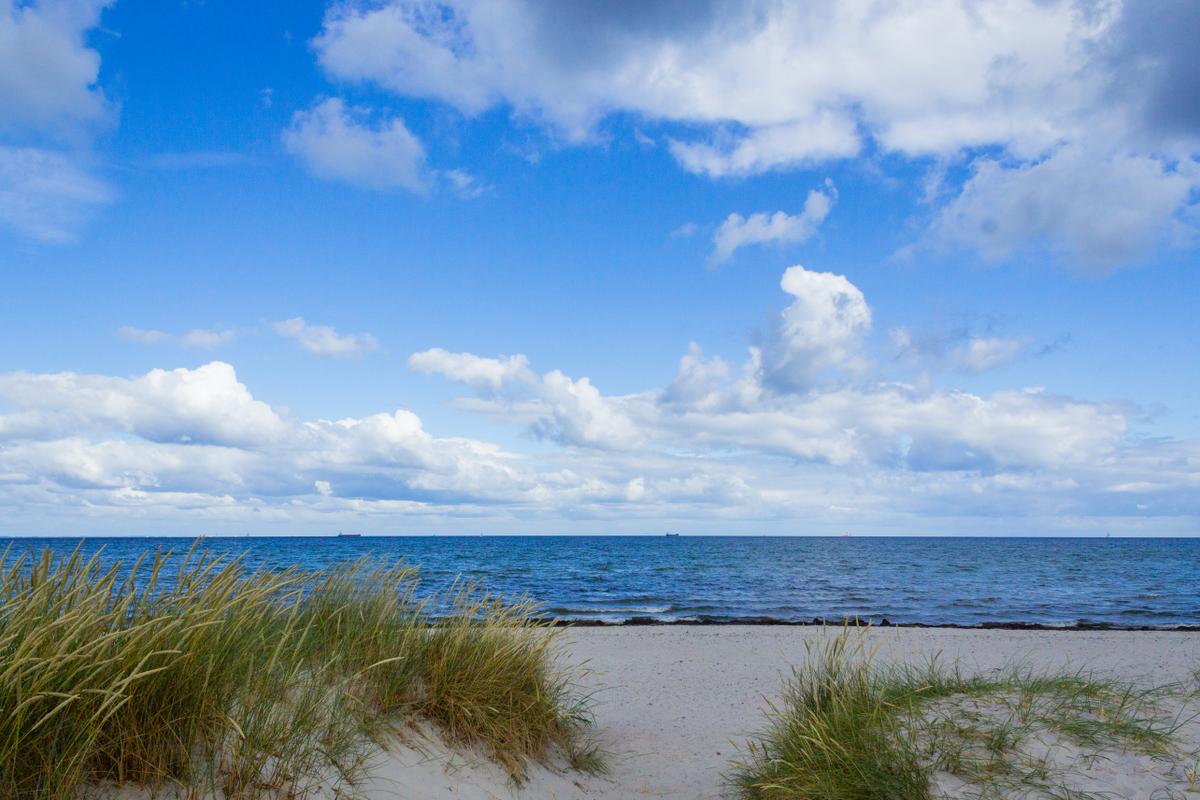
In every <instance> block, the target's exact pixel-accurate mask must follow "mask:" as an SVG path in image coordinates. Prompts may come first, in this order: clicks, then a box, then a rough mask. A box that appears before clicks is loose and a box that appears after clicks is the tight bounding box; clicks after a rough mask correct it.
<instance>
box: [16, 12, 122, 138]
mask: <svg viewBox="0 0 1200 800" xmlns="http://www.w3.org/2000/svg"><path fill="white" fill-rule="evenodd" d="M107 5H109V3H108V2H98V1H96V0H78V1H75V2H65V3H64V2H51V1H49V0H42V1H41V2H33V3H24V2H16V0H4V2H2V3H0V132H3V131H5V130H7V131H8V132H10V133H11V132H12V131H14V130H16V131H28V130H31V129H32V130H36V131H40V132H43V133H48V134H50V135H51V136H52V137H63V136H70V135H73V134H77V133H78V132H79V131H78V129H79V128H81V127H87V126H91V125H94V124H96V123H98V122H101V121H103V120H104V119H105V117H106V116H107V114H108V110H109V109H108V102H107V100H106V99H105V97H104V94H103V93H102V92H101V91H100V90H99V89H98V88H96V78H97V75H98V74H99V71H100V55H99V54H98V53H97V52H96V51H95V50H92V49H90V48H88V47H87V46H86V45H85V42H84V39H85V34H86V32H87V31H88V30H89V29H90V28H93V27H95V26H96V25H97V24H98V23H99V21H100V12H101V11H102V10H103V9H104V8H105V7H106V6H107Z"/></svg>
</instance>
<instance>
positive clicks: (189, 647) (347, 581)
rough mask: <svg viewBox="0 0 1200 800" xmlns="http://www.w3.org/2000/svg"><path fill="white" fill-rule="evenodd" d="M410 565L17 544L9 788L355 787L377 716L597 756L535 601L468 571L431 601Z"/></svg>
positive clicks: (9, 562)
mask: <svg viewBox="0 0 1200 800" xmlns="http://www.w3.org/2000/svg"><path fill="white" fill-rule="evenodd" d="M168 575H169V576H170V577H168ZM416 582H417V575H416V573H415V571H414V570H412V569H410V568H408V567H405V566H403V565H376V564H373V563H369V562H366V561H359V562H355V563H352V564H346V565H340V566H336V567H333V568H331V569H328V570H323V571H317V572H312V571H301V570H297V569H288V570H282V571H261V572H250V571H248V570H247V569H246V567H245V566H244V564H243V562H241V561H240V560H233V561H226V560H222V559H219V558H214V557H211V556H208V555H206V554H204V553H201V552H197V551H195V550H193V551H192V552H190V553H188V554H187V556H185V557H183V558H182V559H173V558H172V557H171V556H170V555H167V554H161V553H160V554H156V555H153V556H146V557H144V558H143V559H141V560H139V561H138V562H137V563H136V564H134V565H132V566H131V567H130V568H128V569H124V570H123V569H122V567H121V565H120V564H115V563H114V564H105V563H104V562H103V561H102V560H101V558H100V557H99V556H93V557H91V558H84V557H83V556H82V555H81V554H80V553H79V552H76V553H74V554H72V555H70V556H66V557H61V558H56V557H55V556H54V555H53V554H52V553H51V552H49V551H47V552H44V553H42V554H41V556H40V557H38V558H34V557H31V556H22V557H17V558H10V557H9V556H8V555H7V554H6V555H5V556H4V557H2V558H0V797H4V798H11V799H12V800H24V799H25V798H29V799H30V800H33V799H34V798H37V799H39V800H40V799H41V798H47V799H54V800H58V799H59V798H62V799H63V800H66V798H71V800H75V798H79V797H81V796H86V794H87V791H88V789H89V788H90V787H92V786H95V785H97V784H101V783H109V784H112V783H115V784H127V783H133V784H139V785H145V786H149V787H151V788H155V789H158V788H173V787H177V788H182V789H185V790H198V791H201V792H209V793H212V794H220V795H223V796H224V797H226V798H230V799H232V798H258V797H266V796H269V797H280V798H291V797H296V798H300V797H305V796H307V795H309V794H310V793H311V792H312V791H313V790H314V789H315V788H316V787H319V786H324V787H327V788H328V787H331V786H333V787H338V786H340V787H343V788H344V789H347V790H349V789H352V787H353V784H354V782H355V781H356V780H357V779H358V778H359V777H360V775H361V773H362V769H363V766H364V764H365V762H366V760H367V758H368V757H369V755H370V754H371V753H372V752H374V751H375V750H376V749H377V746H378V745H377V743H378V742H379V741H381V738H382V734H383V733H384V732H386V731H389V730H404V729H406V728H409V727H411V726H413V725H426V726H432V727H433V728H435V729H437V730H438V731H440V732H441V733H442V734H443V735H444V736H445V737H446V738H447V739H448V740H449V741H451V742H453V743H456V744H462V745H467V746H472V747H480V748H481V749H482V750H483V752H485V753H486V754H487V755H489V756H490V757H492V758H494V759H495V760H496V761H498V762H499V763H501V764H503V765H504V767H505V768H506V769H507V770H508V771H509V773H510V775H512V777H513V778H514V780H518V781H519V780H520V779H521V778H522V777H523V776H524V774H525V770H526V767H527V765H528V764H529V763H530V762H531V761H540V762H547V761H549V760H550V759H552V758H554V757H556V756H562V757H564V758H565V759H566V760H567V762H568V763H570V764H581V765H595V764H596V763H597V761H596V758H597V754H596V751H595V748H594V746H592V745H590V744H589V742H588V740H587V738H586V735H585V734H586V727H587V724H588V722H589V716H588V709H587V702H586V698H582V697H580V696H578V695H577V694H576V693H575V685H574V683H573V682H572V673H570V672H569V671H565V670H563V669H562V668H560V660H559V659H558V657H557V653H558V651H557V639H556V635H555V631H554V630H553V629H551V628H548V627H546V625H545V624H544V623H543V622H541V621H539V620H538V619H537V618H536V615H535V612H536V609H535V608H534V607H533V606H532V605H531V604H529V603H527V602H518V603H515V604H505V603H501V602H498V601H496V600H494V599H492V598H489V597H487V596H485V595H481V594H479V593H478V592H476V591H474V590H472V589H470V588H468V587H461V586H459V587H454V588H452V590H451V595H450V597H449V605H450V608H451V611H450V613H448V614H443V615H441V616H438V617H435V616H434V615H433V614H432V613H430V611H429V606H428V605H427V604H426V603H425V602H423V601H420V600H418V599H417V598H416V595H415V588H416Z"/></svg>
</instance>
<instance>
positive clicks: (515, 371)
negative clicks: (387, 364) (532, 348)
mask: <svg viewBox="0 0 1200 800" xmlns="http://www.w3.org/2000/svg"><path fill="white" fill-rule="evenodd" d="M408 368H409V369H411V370H415V371H417V372H424V373H426V374H432V375H441V376H442V377H444V378H447V379H448V380H452V381H454V382H456V383H462V384H466V385H467V386H470V387H471V388H472V389H475V390H476V391H478V392H482V393H487V394H495V393H496V392H499V391H500V390H501V389H502V388H504V386H505V385H506V384H512V383H524V382H528V381H531V380H533V373H532V372H530V371H529V359H527V358H525V356H523V355H515V356H501V357H500V358H481V357H480V356H477V355H474V354H472V353H451V352H449V351H447V350H443V349H442V348H440V347H435V348H433V349H431V350H425V351H423V352H420V353H413V354H412V355H411V356H409V358H408Z"/></svg>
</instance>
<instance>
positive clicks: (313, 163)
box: [283, 97, 429, 193]
mask: <svg viewBox="0 0 1200 800" xmlns="http://www.w3.org/2000/svg"><path fill="white" fill-rule="evenodd" d="M283 142H284V145H285V146H286V147H287V149H288V151H289V152H291V153H292V154H293V155H295V156H297V157H299V158H300V159H302V160H303V161H304V162H305V164H307V166H308V168H309V169H310V170H312V172H313V174H315V175H317V176H319V177H322V178H327V179H330V180H338V181H345V182H346V183H351V184H354V185H356V186H362V187H365V188H368V189H396V188H402V189H408V190H410V191H413V192H418V193H423V192H425V191H427V190H428V187H429V178H428V175H427V174H426V170H425V148H424V146H423V145H422V144H421V141H420V140H419V139H418V138H417V137H416V136H414V135H413V134H412V133H410V132H409V130H408V128H407V127H405V125H404V121H403V120H402V119H400V118H398V117H394V118H391V119H382V120H380V121H379V122H378V123H377V124H372V123H371V122H370V121H369V120H368V119H367V113H366V112H365V111H364V110H362V109H354V108H347V107H346V104H345V103H343V102H342V101H341V100H340V99H338V98H336V97H331V98H328V99H326V100H323V101H321V102H320V103H317V104H316V105H315V106H313V107H312V108H311V109H309V110H307V111H297V112H296V113H295V115H293V117H292V123H291V126H290V127H288V129H287V130H286V131H284V133H283Z"/></svg>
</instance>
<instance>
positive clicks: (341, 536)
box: [338, 531, 362, 539]
mask: <svg viewBox="0 0 1200 800" xmlns="http://www.w3.org/2000/svg"><path fill="white" fill-rule="evenodd" d="M360 536H362V534H361V533H342V532H341V531H338V538H339V539H356V538H358V537H360Z"/></svg>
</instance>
